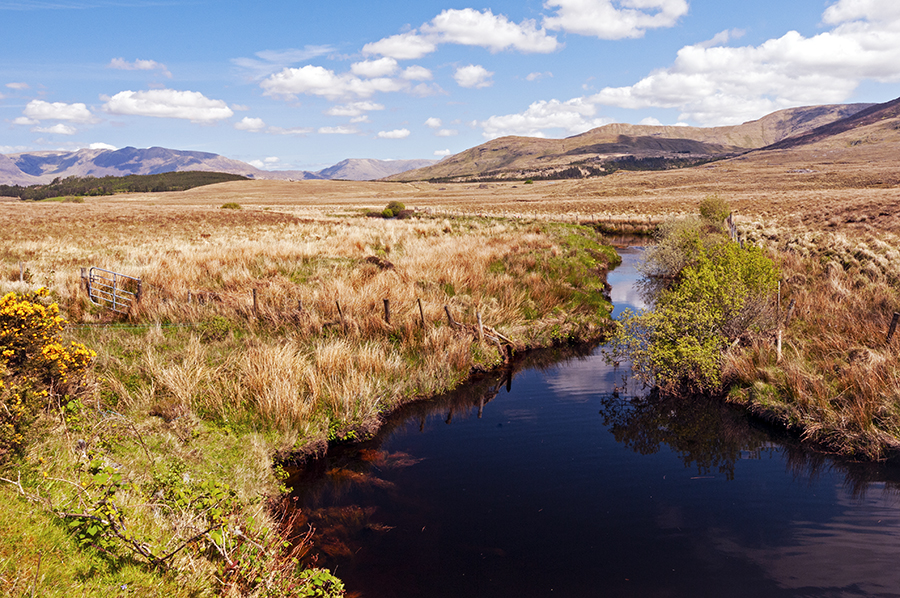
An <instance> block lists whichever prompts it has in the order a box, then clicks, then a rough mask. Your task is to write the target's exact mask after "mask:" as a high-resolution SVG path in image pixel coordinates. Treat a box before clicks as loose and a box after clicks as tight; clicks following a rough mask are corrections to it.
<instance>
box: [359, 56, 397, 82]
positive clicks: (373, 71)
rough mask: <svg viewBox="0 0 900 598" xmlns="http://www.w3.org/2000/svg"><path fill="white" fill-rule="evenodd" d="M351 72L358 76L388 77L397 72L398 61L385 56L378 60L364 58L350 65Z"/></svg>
mask: <svg viewBox="0 0 900 598" xmlns="http://www.w3.org/2000/svg"><path fill="white" fill-rule="evenodd" d="M350 72H351V73H353V74H354V75H356V76H357V77H366V78H369V79H371V78H374V77H388V76H390V75H393V74H394V73H396V72H397V61H396V60H394V59H393V58H390V57H388V56H385V57H383V58H379V59H377V60H364V61H362V62H354V63H353V64H352V65H350Z"/></svg>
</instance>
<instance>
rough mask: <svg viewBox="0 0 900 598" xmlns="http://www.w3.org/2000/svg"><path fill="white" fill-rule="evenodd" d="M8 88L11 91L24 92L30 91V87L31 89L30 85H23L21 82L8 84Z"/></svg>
mask: <svg viewBox="0 0 900 598" xmlns="http://www.w3.org/2000/svg"><path fill="white" fill-rule="evenodd" d="M6 86H7V87H8V88H9V89H15V90H16V91H22V90H24V89H30V87H29V85H28V84H27V83H21V82H19V83H7V84H6Z"/></svg>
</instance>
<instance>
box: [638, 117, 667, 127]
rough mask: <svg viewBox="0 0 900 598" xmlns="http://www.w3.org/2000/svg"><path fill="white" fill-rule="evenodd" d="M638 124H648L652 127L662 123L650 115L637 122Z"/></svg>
mask: <svg viewBox="0 0 900 598" xmlns="http://www.w3.org/2000/svg"><path fill="white" fill-rule="evenodd" d="M638 124H639V125H650V126H652V127H659V126H662V123H661V122H660V121H659V119H657V118H653V117H652V116H648V117H647V118H645V119H644V120H642V121H641V122H639V123H638Z"/></svg>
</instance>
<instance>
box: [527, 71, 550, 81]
mask: <svg viewBox="0 0 900 598" xmlns="http://www.w3.org/2000/svg"><path fill="white" fill-rule="evenodd" d="M544 77H553V73H551V72H550V71H547V72H545V73H528V75H527V76H526V77H525V80H526V81H540V80H541V79H543V78H544Z"/></svg>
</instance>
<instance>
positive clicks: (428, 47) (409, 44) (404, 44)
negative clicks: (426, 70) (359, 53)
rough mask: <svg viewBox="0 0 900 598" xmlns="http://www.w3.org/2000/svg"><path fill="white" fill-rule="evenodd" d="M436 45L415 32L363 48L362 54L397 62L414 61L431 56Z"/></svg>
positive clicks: (394, 36)
mask: <svg viewBox="0 0 900 598" xmlns="http://www.w3.org/2000/svg"><path fill="white" fill-rule="evenodd" d="M436 49H437V44H436V43H435V42H433V41H431V40H430V39H428V38H427V37H425V36H422V35H419V34H418V33H416V32H415V31H408V32H406V33H400V34H397V35H392V36H390V37H386V38H384V39H381V40H378V41H377V42H372V43H369V44H366V45H365V46H363V54H380V55H381V56H388V57H390V58H396V59H397V60H416V59H418V58H422V57H423V56H427V55H428V54H431V53H432V52H434V51H435V50H436Z"/></svg>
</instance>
